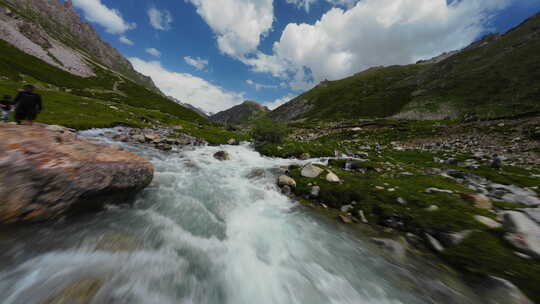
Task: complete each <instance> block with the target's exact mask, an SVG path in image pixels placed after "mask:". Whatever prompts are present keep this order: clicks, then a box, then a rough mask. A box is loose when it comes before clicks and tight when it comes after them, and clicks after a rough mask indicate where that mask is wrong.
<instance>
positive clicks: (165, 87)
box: [129, 58, 245, 113]
mask: <svg viewBox="0 0 540 304" xmlns="http://www.w3.org/2000/svg"><path fill="white" fill-rule="evenodd" d="M129 60H130V61H131V63H132V64H133V67H134V68H135V69H136V70H137V71H138V72H140V73H142V74H144V75H148V76H150V77H151V78H152V80H154V82H155V83H156V85H157V87H158V88H159V89H160V90H161V91H163V93H165V94H166V95H169V96H172V97H175V98H176V99H178V100H180V101H181V102H183V103H189V104H191V105H193V106H196V107H199V108H201V109H203V110H205V111H208V112H213V113H216V112H219V111H223V110H226V109H228V108H231V107H233V106H235V105H238V104H240V103H242V101H243V100H245V96H244V93H237V92H231V91H227V90H225V89H223V88H221V87H219V86H216V85H213V84H211V83H209V82H208V81H206V80H204V79H202V78H199V77H195V76H193V75H191V74H186V73H176V72H172V71H169V70H167V69H165V68H164V67H163V66H162V65H161V63H160V62H159V61H144V60H142V59H139V58H129Z"/></svg>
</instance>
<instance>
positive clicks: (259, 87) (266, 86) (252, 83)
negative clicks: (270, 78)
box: [246, 79, 280, 91]
mask: <svg viewBox="0 0 540 304" xmlns="http://www.w3.org/2000/svg"><path fill="white" fill-rule="evenodd" d="M246 83H247V84H249V85H250V86H253V87H255V90H257V91H260V90H262V89H277V88H279V87H280V86H279V85H271V84H262V83H258V82H255V81H253V80H251V79H248V80H246Z"/></svg>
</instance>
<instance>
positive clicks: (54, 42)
mask: <svg viewBox="0 0 540 304" xmlns="http://www.w3.org/2000/svg"><path fill="white" fill-rule="evenodd" d="M5 3H6V4H3V2H0V33H2V35H0V38H2V39H4V40H6V41H8V42H10V43H11V44H13V45H15V46H16V47H17V48H19V49H21V50H23V51H25V52H27V53H29V54H31V55H34V56H36V57H38V58H40V59H42V60H44V61H46V62H47V63H49V64H52V65H55V66H57V67H59V68H62V69H64V70H67V71H69V72H71V73H73V74H75V75H78V76H93V75H94V73H93V71H92V66H91V65H92V64H89V61H90V62H93V63H94V64H99V65H103V66H105V67H107V68H109V69H111V70H113V71H115V72H118V73H120V74H122V75H123V76H125V77H127V78H130V79H131V80H133V81H135V82H137V83H139V84H141V85H144V86H145V87H147V88H149V89H152V90H154V91H158V89H157V88H156V87H155V85H154V83H153V81H152V79H151V78H149V77H146V76H144V75H142V74H140V73H138V72H137V71H135V70H134V69H133V66H132V65H131V63H130V62H129V61H128V60H127V59H126V58H124V56H122V55H121V54H120V53H119V52H118V51H117V50H116V49H115V48H113V47H112V46H111V45H110V44H108V43H107V42H104V41H103V40H102V39H101V38H100V37H99V35H98V34H97V32H96V31H95V30H94V28H93V27H92V26H91V25H89V24H88V23H86V22H83V21H82V20H81V18H80V16H79V15H78V14H77V12H76V11H75V9H74V8H73V5H72V3H71V1H66V2H63V3H62V2H59V1H58V0H5Z"/></svg>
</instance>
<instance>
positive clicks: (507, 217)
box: [257, 119, 540, 301]
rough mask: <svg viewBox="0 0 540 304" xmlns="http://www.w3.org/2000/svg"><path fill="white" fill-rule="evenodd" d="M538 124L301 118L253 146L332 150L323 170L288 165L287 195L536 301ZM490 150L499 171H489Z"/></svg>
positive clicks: (298, 151)
mask: <svg viewBox="0 0 540 304" xmlns="http://www.w3.org/2000/svg"><path fill="white" fill-rule="evenodd" d="M537 125H538V122H537V121H536V120H534V119H532V120H531V119H528V120H526V121H521V120H517V121H513V120H512V121H496V122H495V121H494V122H489V121H488V122H472V123H471V122H469V123H458V122H403V121H401V122H399V121H395V122H391V121H371V122H364V123H360V124H358V123H357V124H353V125H351V124H345V125H341V126H340V125H328V126H326V127H325V126H321V125H317V126H309V125H307V124H303V125H300V126H297V128H296V129H294V131H293V132H292V135H291V136H290V138H289V139H288V140H286V141H285V142H284V143H283V144H279V145H278V144H274V145H270V144H266V145H262V146H258V147H257V149H258V150H259V151H261V152H262V153H264V154H267V155H273V156H282V157H290V156H296V157H301V158H308V157H312V156H317V157H321V156H326V157H328V156H331V157H332V159H330V160H329V161H328V163H327V164H326V163H325V165H324V166H323V165H315V168H313V167H312V166H310V167H309V168H305V167H301V166H300V167H298V166H297V167H291V168H290V170H289V176H290V178H292V179H293V180H294V183H291V184H294V185H295V186H288V187H284V190H283V191H284V193H289V192H290V193H291V196H292V197H293V198H295V199H298V200H300V201H302V202H304V204H307V205H309V206H312V207H314V208H316V209H319V210H334V211H333V212H330V214H332V216H333V217H334V218H336V220H338V221H340V222H343V223H345V224H346V225H360V226H361V225H368V226H370V227H373V228H374V229H375V230H376V231H381V232H383V233H385V234H387V235H388V236H390V237H392V238H400V237H402V238H403V239H404V240H406V242H405V244H407V245H408V246H411V247H414V248H417V249H420V250H424V251H425V250H428V251H430V252H432V253H434V254H436V255H437V256H439V257H440V258H441V259H442V260H444V261H445V262H446V263H448V264H449V265H451V266H452V267H454V268H455V269H458V270H460V271H461V272H463V273H464V274H466V275H467V276H468V277H469V278H470V279H471V280H473V281H476V282H477V281H479V280H480V281H481V280H485V278H487V277H489V276H498V277H502V278H505V279H508V280H510V281H512V282H513V283H515V284H516V285H518V286H519V287H520V288H522V289H523V290H524V291H525V292H526V293H527V294H528V296H530V297H531V299H533V300H535V301H539V300H540V294H538V291H537V288H536V286H537V285H538V284H539V283H540V277H539V276H538V274H539V273H540V271H539V270H540V262H539V260H538V257H539V255H538V252H539V251H538V248H539V247H538V245H539V240H540V227H539V226H538V225H539V222H538V215H537V214H538V210H540V209H539V208H538V207H539V205H540V199H539V197H538V196H539V189H538V185H540V168H539V167H538V155H536V154H535V153H536V152H534V151H535V149H537V147H538V146H539V143H538V142H537V141H536V139H535V138H534V137H531V136H529V135H530V134H532V133H534V130H538V126H537ZM531 130H532V131H531ZM517 134H520V136H522V138H519V137H518V136H516V135H517ZM527 134H529V135H527ZM526 136H528V137H526ZM516 139H517V140H516ZM499 143H500V144H499ZM494 154H497V155H498V157H500V158H501V159H502V160H503V161H502V166H501V168H492V162H493V160H494V156H493V155H494Z"/></svg>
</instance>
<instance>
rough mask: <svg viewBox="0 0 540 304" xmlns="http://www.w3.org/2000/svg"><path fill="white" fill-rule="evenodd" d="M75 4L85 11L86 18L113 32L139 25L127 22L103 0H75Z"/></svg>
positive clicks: (118, 32)
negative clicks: (102, 1)
mask: <svg viewBox="0 0 540 304" xmlns="http://www.w3.org/2000/svg"><path fill="white" fill-rule="evenodd" d="M73 5H74V6H75V7H76V8H78V9H80V10H82V11H83V13H84V17H85V18H86V20H88V21H89V22H92V23H97V24H99V25H101V26H103V27H104V28H105V30H106V31H107V32H108V33H111V34H123V33H125V32H126V31H128V30H131V29H134V28H135V27H136V26H137V25H136V24H135V23H129V22H126V21H125V20H124V18H122V15H121V14H120V12H119V11H118V10H115V9H112V8H108V7H107V6H105V5H104V4H103V3H101V0H73Z"/></svg>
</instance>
